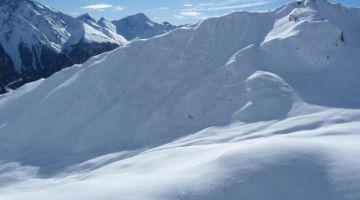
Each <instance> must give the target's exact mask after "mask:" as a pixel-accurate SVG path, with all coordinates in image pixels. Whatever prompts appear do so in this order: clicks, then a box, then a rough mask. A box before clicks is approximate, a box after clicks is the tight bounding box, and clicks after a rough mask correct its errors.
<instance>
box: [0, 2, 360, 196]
mask: <svg viewBox="0 0 360 200" xmlns="http://www.w3.org/2000/svg"><path fill="white" fill-rule="evenodd" d="M307 2H309V3H307ZM359 13H360V11H359V10H358V9H347V8H343V7H337V6H334V5H331V4H327V3H326V4H325V3H324V4H323V3H317V4H310V1H306V2H305V1H301V2H299V3H298V2H295V3H291V4H288V5H285V6H283V7H281V8H279V9H277V10H275V11H272V12H266V13H248V12H239V13H232V14H230V15H226V16H223V17H219V18H210V19H207V20H205V21H203V22H201V23H199V24H198V25H196V26H194V27H192V26H189V27H182V28H178V29H176V30H174V31H171V32H169V33H166V34H164V35H161V36H158V37H153V38H151V39H144V40H135V41H132V42H129V43H127V44H126V45H125V46H122V47H120V48H117V49H116V50H114V51H111V52H108V53H104V54H101V55H99V56H95V57H93V58H91V59H90V60H89V61H88V62H86V63H85V64H83V65H77V66H74V67H72V68H69V69H66V70H63V71H61V72H59V73H56V74H54V75H53V76H51V77H49V78H48V79H44V80H41V81H38V82H35V83H31V84H27V85H25V86H24V87H21V88H20V89H19V90H16V91H12V92H11V93H9V94H5V95H1V96H0V113H1V114H0V160H4V164H0V166H4V167H6V166H12V167H10V168H9V170H4V173H3V176H2V177H5V178H4V179H3V180H5V181H4V182H3V183H6V179H7V177H9V176H12V174H19V177H17V178H15V179H12V180H10V182H9V183H8V184H5V185H4V186H3V187H0V199H6V200H23V199H40V200H43V199H46V200H49V199H50V200H53V199H54V200H57V199H59V200H60V199H61V200H62V199H84V200H88V199H89V200H92V199H94V200H95V199H96V200H99V199H100V200H102V199H114V200H115V199H118V198H119V197H121V198H124V199H130V200H131V199H134V200H135V199H136V200H137V199H141V200H153V199H157V200H159V199H160V200H162V199H166V200H178V199H189V200H196V199H209V200H212V199H214V200H215V199H224V200H233V199H239V198H241V199H253V200H264V199H269V198H271V199H281V200H282V199H295V200H302V199H334V200H349V199H350V200H357V199H359V198H360V194H359V189H358V188H359V186H360V177H359V176H358V174H359V173H360V169H359V166H360V165H359V159H358V158H359V156H360V155H359V152H360V149H359V147H360V136H359V131H358V130H359V127H360V110H359V108H360V101H359V91H360V82H359V81H358V80H359V77H358V74H359V73H360V69H359V67H358V58H359V55H360V54H359V53H360V48H359V47H360V45H359V42H360V40H359V37H358V35H359V33H360V29H359V23H358V22H359V20H358V19H359V18H357V16H358V15H359ZM295 14H296V16H297V17H296V16H294V15H295ZM340 30H341V31H340ZM327 31H329V35H325V36H324V33H326V32H327ZM339 31H340V32H339ZM342 32H343V34H342ZM336 41H338V46H336V43H333V42H336ZM296 47H299V48H300V49H297V48H296ZM302 48H304V49H302ZM298 51H299V52H300V51H304V52H305V53H304V52H303V53H301V52H300V53H295V52H298ZM310 51H312V52H310ZM327 56H329V57H327ZM320 58H321V59H320ZM9 162H10V164H9ZM6 163H7V164H6ZM37 170H38V171H37ZM0 182H1V177H0ZM99 185H101V186H102V187H99ZM259 191H260V192H259ZM304 191H306V192H304Z"/></svg>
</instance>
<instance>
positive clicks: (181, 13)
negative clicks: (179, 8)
mask: <svg viewBox="0 0 360 200" xmlns="http://www.w3.org/2000/svg"><path fill="white" fill-rule="evenodd" d="M180 15H182V16H187V17H196V16H199V15H201V13H199V12H195V11H183V12H180Z"/></svg>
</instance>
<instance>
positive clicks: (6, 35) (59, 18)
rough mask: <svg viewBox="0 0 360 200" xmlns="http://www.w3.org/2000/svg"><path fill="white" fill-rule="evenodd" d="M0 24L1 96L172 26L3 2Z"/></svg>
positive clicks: (25, 1) (27, 1) (23, 0)
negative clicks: (95, 16)
mask: <svg viewBox="0 0 360 200" xmlns="http://www.w3.org/2000/svg"><path fill="white" fill-rule="evenodd" d="M136 16H142V17H136ZM136 20H138V21H136ZM0 24H2V27H1V30H0V93H4V92H6V91H7V90H8V89H14V88H17V87H19V86H21V85H23V84H24V83H27V82H30V81H34V80H37V79H39V78H44V77H48V76H50V75H51V74H53V73H55V72H57V71H59V70H61V69H63V68H66V67H69V66H72V65H74V64H79V63H83V62H85V61H86V60H87V59H88V58H90V57H91V56H94V55H98V54H100V53H103V52H105V51H109V50H113V49H114V48H116V47H118V46H122V45H124V44H126V43H127V40H131V39H134V38H149V37H152V36H155V35H158V34H162V33H164V32H166V31H169V30H172V29H174V28H176V26H172V25H170V24H168V23H164V24H157V23H155V22H152V21H151V20H150V19H149V18H147V17H146V16H145V15H144V14H138V15H135V16H131V17H128V18H125V19H121V20H119V21H114V23H112V22H110V21H108V20H106V19H104V18H102V19H100V20H98V21H96V20H94V19H93V18H91V17H90V16H89V15H88V14H84V15H82V16H79V17H77V18H74V17H71V16H69V15H66V14H64V13H61V12H59V11H56V10H54V9H52V8H49V7H47V6H45V5H42V4H40V3H38V2H36V1H33V0H2V1H1V2H0ZM151 25H153V26H151ZM122 34H124V35H126V36H124V37H123V36H122Z"/></svg>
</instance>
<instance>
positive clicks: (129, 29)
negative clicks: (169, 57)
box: [112, 13, 177, 40]
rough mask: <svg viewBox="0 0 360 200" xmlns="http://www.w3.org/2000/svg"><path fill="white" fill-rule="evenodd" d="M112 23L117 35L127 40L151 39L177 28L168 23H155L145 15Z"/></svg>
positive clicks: (141, 14)
mask: <svg viewBox="0 0 360 200" xmlns="http://www.w3.org/2000/svg"><path fill="white" fill-rule="evenodd" d="M112 23H113V24H114V25H115V26H116V30H117V33H119V34H120V35H122V36H124V37H125V38H126V39H127V40H132V39H134V38H140V39H144V38H151V37H154V36H157V35H161V34H164V33H166V32H169V31H171V30H173V29H175V28H177V27H176V26H174V25H171V24H170V23H168V22H164V23H163V24H159V23H156V22H153V21H151V20H150V19H149V18H148V17H147V16H146V15H145V14H143V13H139V14H136V15H132V16H129V17H126V18H124V19H120V20H115V21H113V22H112Z"/></svg>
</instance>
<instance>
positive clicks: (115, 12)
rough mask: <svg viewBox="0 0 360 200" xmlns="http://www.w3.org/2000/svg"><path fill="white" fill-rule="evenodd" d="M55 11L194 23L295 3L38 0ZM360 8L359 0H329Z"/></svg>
mask: <svg viewBox="0 0 360 200" xmlns="http://www.w3.org/2000/svg"><path fill="white" fill-rule="evenodd" d="M38 1H39V2H41V3H44V4H46V5H48V6H50V7H53V8H54V9H56V10H60V11H62V12H64V13H67V14H70V15H73V16H77V15H80V14H82V13H86V12H88V13H89V14H90V15H91V16H93V17H94V18H100V17H105V18H107V19H110V20H113V19H120V18H122V17H125V16H128V15H132V14H136V13H139V12H143V13H145V14H146V15H148V16H149V17H150V18H152V19H153V20H154V21H159V22H161V21H169V22H171V23H174V24H186V23H194V22H197V21H199V20H201V19H203V18H206V17H209V16H218V15H223V14H226V13H230V12H233V11H239V10H248V11H265V10H269V9H272V8H275V7H277V6H279V5H281V4H284V3H287V2H291V1H294V0H38ZM330 2H333V3H341V4H343V5H346V6H352V7H360V0H330Z"/></svg>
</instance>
